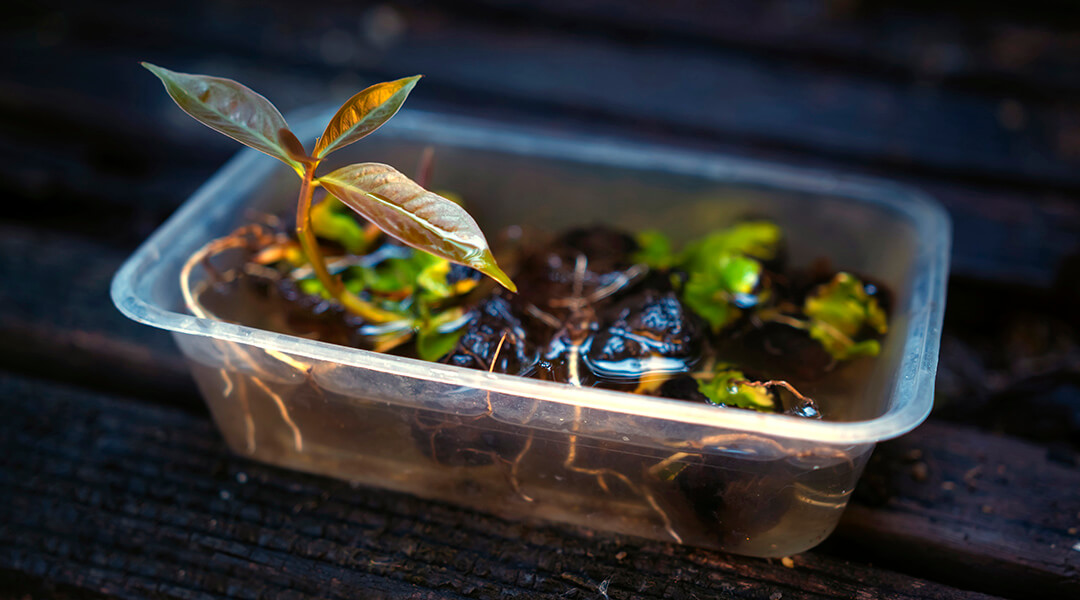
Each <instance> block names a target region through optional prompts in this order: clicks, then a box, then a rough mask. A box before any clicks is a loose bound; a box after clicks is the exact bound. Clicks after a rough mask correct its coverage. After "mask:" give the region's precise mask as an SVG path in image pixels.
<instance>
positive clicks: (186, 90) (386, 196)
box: [142, 62, 517, 323]
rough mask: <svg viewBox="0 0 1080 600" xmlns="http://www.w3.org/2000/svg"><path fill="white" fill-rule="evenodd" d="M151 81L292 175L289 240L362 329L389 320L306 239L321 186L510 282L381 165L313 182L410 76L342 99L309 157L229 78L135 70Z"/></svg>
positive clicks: (442, 214) (432, 247)
mask: <svg viewBox="0 0 1080 600" xmlns="http://www.w3.org/2000/svg"><path fill="white" fill-rule="evenodd" d="M142 65H143V66H144V67H146V68H147V69H148V70H149V71H150V72H151V73H153V74H154V75H156V76H157V77H158V78H159V79H160V80H161V81H162V83H164V84H165V89H166V90H167V91H168V93H169V95H170V96H171V97H172V99H173V100H174V101H175V102H176V104H177V105H178V106H179V107H180V108H181V109H182V110H183V111H184V112H186V113H188V114H189V115H191V116H192V117H194V118H195V119H196V120H197V121H199V122H200V123H202V124H204V125H206V126H208V127H210V128H211V129H214V130H216V131H218V132H220V133H223V134H225V135H227V136H229V137H231V138H233V139H234V140H236V141H238V142H240V143H242V144H245V145H247V146H249V147H251V148H254V149H256V150H258V151H260V152H263V153H266V154H269V155H270V156H273V157H274V158H276V159H278V160H280V161H282V162H284V163H285V164H287V165H289V166H290V167H292V169H293V170H294V171H296V174H297V175H299V176H300V181H301V183H300V196H299V198H298V200H297V206H296V233H297V237H298V238H299V241H300V247H301V249H302V251H303V253H304V256H305V257H306V259H307V261H308V262H309V263H310V264H311V267H312V269H313V271H314V273H315V276H316V277H317V278H318V281H319V282H320V283H321V285H322V288H323V289H324V290H325V291H326V292H327V293H328V294H329V295H330V297H332V298H334V299H335V300H337V301H338V302H340V303H341V304H342V305H343V306H345V307H346V308H347V309H348V310H349V311H351V312H353V313H355V314H357V315H359V316H361V317H363V318H364V319H365V320H367V321H369V322H372V323H388V322H392V321H396V320H399V319H400V318H401V316H400V315H399V314H397V313H394V312H390V311H386V310H385V309H383V308H381V307H379V306H377V305H375V304H374V303H371V302H368V301H367V300H364V299H363V298H361V297H360V296H358V295H356V294H354V293H353V292H352V291H350V290H348V289H346V287H345V286H344V285H343V284H342V282H341V280H340V279H339V278H338V277H336V276H334V275H332V274H331V273H330V271H329V269H328V268H327V265H326V260H325V258H324V257H323V255H322V252H321V251H320V249H319V244H318V241H317V240H316V233H315V230H316V227H315V226H314V225H313V222H312V198H313V194H314V191H315V188H317V187H322V188H323V189H324V190H326V192H327V193H328V194H329V195H330V196H331V197H333V198H336V199H338V200H339V201H340V202H341V203H342V204H344V205H345V206H347V207H349V208H350V209H352V210H353V211H355V212H356V213H358V214H359V215H360V216H362V217H363V218H364V219H366V220H367V221H369V222H370V223H372V224H374V225H375V226H376V227H378V228H379V229H381V230H382V231H383V232H385V233H386V234H388V235H390V236H392V237H394V238H396V239H398V240H399V241H401V242H402V243H404V244H407V245H409V246H412V247H413V248H416V249H417V250H420V251H423V252H427V253H429V254H432V255H434V256H436V257H439V258H442V259H445V260H448V261H450V262H453V263H458V264H461V265H465V266H467V267H471V268H473V269H476V270H477V271H479V272H481V273H483V274H485V275H487V276H489V277H491V278H492V279H494V280H495V281H497V282H498V283H499V284H501V285H502V286H504V287H506V288H507V289H509V290H510V291H516V290H517V288H516V287H515V285H514V283H513V282H512V281H510V278H509V277H507V275H506V273H504V272H503V271H502V269H500V268H499V266H498V264H496V262H495V258H494V256H493V255H492V253H491V249H490V248H489V247H488V243H487V240H486V239H485V238H484V233H483V232H482V231H481V230H480V227H479V226H478V225H477V224H476V221H475V220H473V218H472V217H471V216H470V215H469V213H467V212H466V211H465V209H463V208H461V207H460V206H459V205H458V204H456V203H454V202H453V201H451V200H449V199H447V198H443V197H442V196H439V195H438V194H435V193H432V192H429V191H427V190H425V189H424V188H423V187H421V186H420V185H419V184H417V183H416V182H414V181H412V180H411V179H409V178H408V177H406V176H405V175H402V174H401V173H400V172H398V171H397V170H396V169H394V168H393V167H391V166H388V165H384V164H380V163H373V162H366V163H356V164H351V165H348V166H345V167H342V168H340V169H337V170H335V171H332V172H330V173H327V174H325V175H321V176H316V169H317V168H318V166H319V163H320V162H321V161H322V160H323V159H324V158H326V156H327V155H329V154H330V153H332V152H335V151H337V150H340V149H341V148H344V147H345V146H348V145H349V144H352V143H353V142H356V141H358V140H360V139H361V138H363V137H365V136H367V135H368V134H370V133H372V132H373V131H375V130H376V129H378V128H379V127H380V126H382V125H383V123H386V122H387V121H388V120H390V118H391V117H393V116H394V114H396V113H397V111H398V109H399V108H401V105H402V104H403V103H404V102H405V98H406V97H407V96H408V95H409V92H410V91H412V89H413V87H414V86H415V85H416V82H417V81H418V80H419V79H420V77H421V76H420V75H416V76H413V77H406V78H404V79H399V80H397V81H388V82H385V83H378V84H375V85H373V86H371V87H369V88H367V89H365V90H363V91H361V92H360V93H358V94H356V95H355V96H353V97H352V98H350V99H349V100H348V101H347V102H345V104H344V105H342V107H341V108H340V109H338V111H337V114H335V115H334V116H333V118H332V119H330V123H329V124H328V125H327V126H326V130H325V131H324V132H323V134H322V136H321V137H319V139H318V140H317V141H316V143H315V148H314V150H312V152H311V153H310V154H309V153H308V152H307V151H306V150H305V148H304V145H303V144H302V143H301V142H300V140H299V139H297V137H296V135H295V134H294V133H293V132H292V131H291V130H290V129H289V126H288V125H287V124H286V123H285V118H284V117H282V116H281V113H280V112H279V111H278V110H277V108H275V107H274V105H273V104H271V103H270V102H269V101H268V100H267V99H266V98H264V97H262V96H261V95H259V94H257V93H255V92H254V91H252V90H251V89H249V88H247V87H245V86H243V85H241V84H239V83H237V82H235V81H232V80H230V79H223V78H220V77H209V76H206V75H191V74H187V73H177V72H175V71H170V70H168V69H164V68H162V67H159V66H156V65H152V64H149V63H145V62H144V63H142Z"/></svg>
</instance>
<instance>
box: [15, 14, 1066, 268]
mask: <svg viewBox="0 0 1080 600" xmlns="http://www.w3.org/2000/svg"><path fill="white" fill-rule="evenodd" d="M265 5H266V3H246V2H235V3H231V4H228V5H227V6H225V7H222V6H216V7H215V6H213V5H202V4H199V3H194V4H192V3H186V2H168V3H160V4H155V5H154V6H146V5H145V4H143V3H138V4H137V5H129V4H128V3H117V5H116V7H115V9H114V10H111V11H103V10H100V9H99V8H98V7H96V6H93V7H92V6H90V5H82V4H76V5H74V6H69V5H67V4H65V3H57V5H56V6H51V7H50V5H49V4H47V3H45V4H41V5H38V4H35V5H33V7H31V6H30V5H26V6H25V7H24V10H25V12H26V14H25V15H23V16H22V18H21V20H20V19H14V22H16V23H23V24H24V28H23V29H20V30H18V33H19V34H18V35H11V36H7V37H5V38H3V39H0V49H3V50H4V51H5V52H6V53H8V54H9V55H13V56H19V60H18V61H9V62H8V63H7V64H5V65H2V66H0V81H3V82H4V83H3V85H0V107H4V110H3V111H2V114H0V127H2V128H4V129H6V130H8V131H10V132H11V133H12V134H13V135H16V136H18V137H20V138H22V139H25V140H30V141H33V145H32V146H31V148H30V149H29V150H28V149H27V148H26V147H25V145H24V144H18V145H15V144H12V145H9V146H6V147H4V146H3V145H0V157H6V158H10V160H3V161H0V174H3V175H4V177H0V185H3V186H5V187H6V186H13V187H14V189H13V190H12V191H15V192H17V193H20V195H23V194H25V195H27V196H29V197H38V198H40V199H41V200H43V201H44V200H46V199H55V198H59V199H61V201H66V200H67V198H69V197H70V196H72V195H79V196H88V197H90V198H93V199H95V201H96V202H97V203H101V204H104V205H105V206H115V205H116V204H117V203H118V202H123V203H126V204H127V206H129V207H131V206H135V207H138V208H137V209H136V210H138V211H139V212H140V213H142V215H143V220H142V223H141V226H140V227H138V230H139V231H140V232H143V231H145V230H146V229H148V227H147V222H152V221H153V220H154V218H155V217H157V218H160V216H161V215H162V214H164V213H163V211H162V207H163V206H168V207H172V206H175V205H176V204H177V203H178V202H179V201H180V200H181V199H182V198H183V197H184V194H182V193H177V191H178V190H184V191H190V189H191V188H190V187H189V186H190V185H191V183H190V182H191V181H198V179H197V178H195V176H196V173H197V172H199V169H200V166H199V165H202V167H201V169H203V170H202V171H201V173H203V174H205V173H208V172H210V171H211V170H212V169H213V166H216V165H218V164H220V163H221V162H222V161H223V160H224V158H225V157H226V156H228V155H229V154H231V153H232V152H233V151H234V149H235V145H234V144H233V143H232V142H231V141H229V140H225V139H224V138H221V137H220V136H216V135H215V134H213V133H212V132H210V131H208V130H205V128H202V127H201V126H199V125H197V124H195V123H192V122H190V120H186V119H185V118H183V115H181V114H179V113H178V112H177V111H176V109H175V107H174V106H172V105H171V103H170V101H169V100H168V99H167V98H166V97H164V94H161V92H160V88H159V85H158V84H157V82H156V81H155V80H154V79H153V78H152V77H149V76H148V75H147V74H146V73H144V72H143V71H142V69H140V68H139V67H138V66H137V61H139V60H145V59H149V60H154V61H158V62H161V63H163V64H167V65H169V66H172V67H174V68H176V69H181V70H184V69H186V70H195V71H212V72H214V73H217V74H221V75H225V76H232V77H236V78H238V79H240V80H242V81H244V82H246V83H248V84H250V85H251V86H253V87H255V88H256V89H258V90H260V91H262V92H263V93H265V94H266V95H268V96H269V97H271V98H272V99H273V100H274V101H275V102H277V103H278V104H279V105H280V106H281V107H282V108H284V109H286V110H287V109H291V108H295V107H298V106H302V105H306V104H309V103H312V102H323V101H327V100H331V99H335V98H337V99H342V98H344V97H345V96H346V95H347V94H348V93H351V91H352V90H354V89H355V88H357V87H359V86H361V85H363V84H364V83H367V82H371V81H373V80H375V79H377V78H387V77H391V76H397V75H400V74H401V73H403V72H414V71H417V72H426V73H427V74H428V77H427V78H426V79H425V81H424V84H423V86H422V89H420V90H419V91H418V93H417V94H414V98H413V99H412V100H410V106H412V107H414V108H424V107H426V108H435V109H440V110H452V111H459V112H467V113H470V114H473V115H484V116H487V117H496V118H504V119H508V120H513V121H519V122H533V123H537V124H540V125H543V126H545V127H557V128H561V129H571V130H574V131H596V132H600V133H616V134H619V133H621V134H623V135H627V134H628V135H630V136H631V137H645V138H654V139H658V140H662V141H668V142H676V143H682V144H693V145H696V146H698V147H704V148H709V149H714V150H720V151H728V152H736V153H738V154H743V155H751V156H759V157H763V158H771V159H777V160H781V161H783V162H790V163H794V164H805V165H810V166H822V167H826V168H830V169H837V170H840V171H842V172H851V173H869V174H876V175H885V176H887V177H890V178H894V179H899V180H901V181H904V182H906V183H910V184H912V185H916V186H919V187H921V188H923V189H926V190H927V191H928V192H930V193H932V194H934V195H935V196H937V197H939V198H940V199H941V200H942V201H943V202H944V203H945V204H946V206H947V207H948V208H949V209H950V210H951V211H952V214H953V218H954V220H955V222H956V225H957V226H956V239H957V244H956V246H955V247H956V255H955V258H956V264H955V268H956V269H958V271H959V272H961V273H970V274H974V275H977V276H979V277H991V278H996V279H1003V280H1012V281H1016V280H1021V279H1022V280H1031V281H1032V282H1033V283H1035V284H1038V285H1049V284H1050V283H1051V282H1052V281H1053V279H1054V277H1055V275H1056V274H1057V267H1058V265H1059V264H1060V263H1061V262H1062V260H1063V259H1064V258H1066V257H1067V256H1069V255H1070V254H1072V253H1075V252H1076V244H1075V242H1074V240H1075V239H1076V236H1077V235H1078V234H1080V208H1078V207H1080V201H1078V198H1080V175H1078V174H1080V169H1078V168H1077V167H1078V166H1080V150H1078V148H1080V145H1078V144H1077V142H1076V140H1078V139H1080V108H1078V107H1077V105H1076V103H1075V102H1072V101H1069V96H1067V95H1066V96H1059V95H1049V96H1047V95H1043V96H1037V97H1025V98H1020V99H1017V97H1016V95H1015V94H1010V93H1008V89H1005V90H1002V89H999V87H1000V86H999V85H998V84H996V83H994V81H996V80H994V79H993V78H992V77H991V78H990V80H989V81H990V84H988V85H987V86H986V89H980V90H972V89H967V88H963V87H960V88H957V87H956V85H954V84H953V83H951V82H950V81H949V80H947V79H946V80H938V79H934V80H931V81H929V82H924V81H922V80H921V79H919V78H918V77H917V73H915V74H914V75H912V76H913V77H915V79H916V80H918V81H920V83H919V84H917V85H913V84H912V82H911V79H910V78H898V77H896V76H893V75H887V74H880V73H877V71H875V70H874V69H867V70H865V71H852V70H850V69H847V68H845V67H844V66H843V65H836V64H831V63H820V62H815V61H812V60H811V61H807V60H801V61H789V60H783V59H781V58H780V57H775V56H773V55H772V54H770V53H769V52H766V51H764V50H762V51H761V52H759V53H758V54H752V53H747V52H744V51H742V50H740V49H737V48H736V49H733V48H728V47H727V46H724V45H723V44H720V45H708V44H690V45H687V44H678V43H675V42H674V41H672V40H670V39H668V40H667V41H665V40H664V39H660V40H649V41H647V42H641V41H636V40H634V39H632V38H631V39H626V38H620V37H617V36H607V37H604V36H601V35H586V34H585V33H583V32H580V31H577V30H575V29H572V28H571V29H570V30H564V29H559V28H554V27H552V26H550V25H544V23H543V22H541V23H539V24H530V23H529V22H528V21H522V22H520V23H518V24H517V25H514V26H509V25H508V24H507V23H506V20H505V19H498V18H493V17H491V16H490V15H488V13H487V12H486V11H484V10H480V9H476V10H472V11H467V14H466V15H465V16H462V15H458V14H457V13H456V12H455V11H440V10H436V9H433V8H431V7H417V8H408V7H406V8H400V7H399V8H391V7H389V6H386V5H378V6H374V7H373V6H364V5H358V6H351V5H349V6H339V7H335V9H334V11H333V12H332V15H334V16H333V17H331V16H330V14H331V13H325V12H317V13H312V12H311V11H306V10H304V9H302V8H300V7H299V6H298V5H295V3H272V4H271V5H270V6H269V7H266V6H265ZM381 21H386V22H387V23H390V25H386V24H384V26H383V27H382V28H381V29H379V31H381V32H382V33H378V34H376V33H373V32H372V31H373V30H372V26H371V25H370V24H371V23H372V22H381ZM344 23H348V24H350V25H349V27H346V26H345V25H343V24H344ZM352 24H359V25H357V26H356V27H359V30H357V29H356V27H353V25H352ZM988 27H989V26H988ZM990 29H993V28H992V27H991V28H990ZM1062 35H1063V36H1065V37H1064V38H1063V39H1064V40H1066V41H1067V40H1070V39H1073V38H1072V37H1068V36H1067V35H1065V34H1062ZM135 38H138V39H142V40H146V42H145V43H144V44H143V45H141V46H133V45H132V44H131V43H129V42H128V40H131V39H135ZM1066 41H1062V42H1060V45H1062V46H1063V49H1062V50H1061V51H1060V52H1057V53H1051V54H1052V55H1053V56H1058V57H1060V60H1062V61H1065V62H1066V63H1067V62H1068V61H1069V60H1077V59H1076V58H1075V56H1076V55H1075V53H1073V52H1072V51H1070V50H1068V47H1067V44H1066ZM852 54H853V55H858V54H859V53H858V52H855V51H852ZM1044 54H1046V53H1045V52H1044ZM1044 54H1040V55H1039V56H1043V55H1044ZM58 73H62V74H63V75H64V76H63V77H61V78H58V77H57V74H58ZM672 93H677V94H679V95H680V97H681V98H683V100H681V101H679V102H677V103H675V104H674V105H673V104H672V103H671V102H670V98H671V94H672ZM132 106H139V107H143V108H142V109H141V110H137V111H133V110H130V109H129V107H132ZM69 128H71V129H70V130H69ZM27 152H29V154H30V156H31V157H32V158H33V159H34V160H30V161H28V160H27ZM203 160H206V161H207V162H201V161H203ZM27 162H29V163H31V164H32V168H30V169H29V170H27V169H25V168H23V167H22V166H19V167H16V165H23V164H26V163H27ZM185 177H190V178H191V179H187V184H186V185H185V183H184V181H185ZM0 189H2V188H0ZM42 204H44V202H42V203H38V204H37V206H38V207H39V206H41V205H42ZM31 210H39V211H40V210H41V209H40V208H33V207H32V208H31ZM77 214H79V215H83V216H87V217H89V218H90V219H94V213H93V210H90V209H87V208H84V209H82V210H81V211H80V212H79V213H77ZM45 218H51V216H50V215H49V214H48V213H46V215H45ZM129 235H132V234H129ZM135 239H137V238H135Z"/></svg>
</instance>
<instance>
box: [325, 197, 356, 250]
mask: <svg viewBox="0 0 1080 600" xmlns="http://www.w3.org/2000/svg"><path fill="white" fill-rule="evenodd" d="M311 227H312V229H314V230H315V235H317V236H319V237H321V238H322V239H324V240H330V241H332V242H337V243H339V244H341V247H342V248H344V249H345V251H346V252H348V253H350V254H362V253H363V252H364V250H366V249H367V237H366V236H365V235H364V227H363V226H362V225H360V223H359V222H357V220H356V218H355V216H354V213H353V212H352V211H350V210H348V209H347V208H346V207H345V205H344V204H342V203H341V201H340V200H338V199H337V198H334V197H333V196H327V198H326V199H325V200H323V201H322V202H320V203H318V204H316V205H315V207H314V208H312V209H311Z"/></svg>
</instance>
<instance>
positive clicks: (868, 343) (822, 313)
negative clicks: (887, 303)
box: [803, 272, 889, 360]
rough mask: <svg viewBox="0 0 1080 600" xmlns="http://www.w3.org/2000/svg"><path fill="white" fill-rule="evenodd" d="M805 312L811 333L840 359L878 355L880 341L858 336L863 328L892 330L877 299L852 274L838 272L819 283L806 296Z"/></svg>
mask: <svg viewBox="0 0 1080 600" xmlns="http://www.w3.org/2000/svg"><path fill="white" fill-rule="evenodd" d="M803 312H804V313H806V316H807V317H809V318H810V326H809V328H808V329H809V332H810V336H811V337H813V338H814V339H816V340H818V341H819V342H821V344H822V346H824V347H825V350H826V351H828V352H829V354H831V355H832V357H833V358H835V359H837V360H845V359H849V358H854V357H856V356H876V355H877V354H878V353H879V352H880V351H881V345H880V344H879V343H878V341H877V340H875V339H867V340H858V339H856V338H857V337H858V336H859V335H860V334H861V333H862V332H864V331H869V332H871V333H872V334H876V335H884V334H885V333H887V332H888V330H889V325H888V317H887V316H886V315H885V311H884V310H882V308H881V305H880V304H878V301H877V298H874V297H873V296H871V295H870V294H868V293H867V292H866V285H865V284H864V283H863V282H862V281H860V280H859V279H858V278H857V277H855V276H854V275H852V274H850V273H843V272H841V273H837V274H836V276H835V277H833V279H832V281H830V282H829V283H827V284H825V285H821V286H818V287H817V289H815V290H814V291H813V292H812V293H811V294H810V295H809V296H807V298H806V301H805V302H804V303H803Z"/></svg>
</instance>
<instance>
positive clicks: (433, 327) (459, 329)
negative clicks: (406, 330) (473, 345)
mask: <svg viewBox="0 0 1080 600" xmlns="http://www.w3.org/2000/svg"><path fill="white" fill-rule="evenodd" d="M464 314H465V311H464V310H463V309H461V308H460V307H459V308H452V309H449V310H445V311H443V312H441V313H439V314H437V315H435V316H434V317H433V318H431V319H428V320H427V321H425V322H424V324H423V325H421V326H420V328H419V329H417V331H416V353H417V354H418V355H419V356H420V358H422V359H424V360H427V361H436V360H439V359H440V358H442V357H444V356H446V355H447V354H449V353H450V351H452V350H453V349H454V346H456V345H457V343H458V340H459V339H461V336H462V335H463V334H464V333H465V327H464V326H465V324H466V321H465V320H463V319H462V316H463V315H464Z"/></svg>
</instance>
